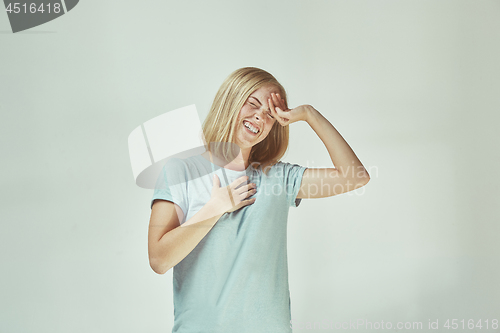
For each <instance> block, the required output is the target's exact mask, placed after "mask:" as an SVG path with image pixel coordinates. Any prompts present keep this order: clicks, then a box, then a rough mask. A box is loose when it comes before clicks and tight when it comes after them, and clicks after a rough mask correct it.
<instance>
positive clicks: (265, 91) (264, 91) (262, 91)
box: [250, 85, 280, 97]
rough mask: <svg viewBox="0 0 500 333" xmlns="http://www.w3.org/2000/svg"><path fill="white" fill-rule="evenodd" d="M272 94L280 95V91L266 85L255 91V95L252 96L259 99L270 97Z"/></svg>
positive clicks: (273, 86)
mask: <svg viewBox="0 0 500 333" xmlns="http://www.w3.org/2000/svg"><path fill="white" fill-rule="evenodd" d="M271 93H280V89H279V88H278V87H276V86H275V85H265V86H262V87H260V88H259V89H257V90H255V91H254V92H253V93H251V94H250V96H255V97H258V96H265V95H269V94H271Z"/></svg>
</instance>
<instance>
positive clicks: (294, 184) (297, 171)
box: [283, 163, 307, 207]
mask: <svg viewBox="0 0 500 333" xmlns="http://www.w3.org/2000/svg"><path fill="white" fill-rule="evenodd" d="M306 169H307V168H306V167H303V166H301V165H298V164H291V163H283V175H284V182H285V192H286V196H287V201H288V206H290V207H298V206H299V205H300V202H301V201H302V199H297V194H298V193H299V190H300V184H302V176H303V175H304V171H306Z"/></svg>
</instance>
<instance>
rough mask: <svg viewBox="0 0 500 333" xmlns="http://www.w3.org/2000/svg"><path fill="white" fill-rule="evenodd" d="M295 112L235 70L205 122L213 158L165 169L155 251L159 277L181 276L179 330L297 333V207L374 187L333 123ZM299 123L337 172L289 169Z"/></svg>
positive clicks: (265, 77)
mask: <svg viewBox="0 0 500 333" xmlns="http://www.w3.org/2000/svg"><path fill="white" fill-rule="evenodd" d="M287 105H288V104H287V97H286V92H285V89H284V88H283V87H282V85H281V84H280V83H279V82H278V81H277V80H276V79H275V78H274V77H273V76H272V75H271V74H270V73H268V72H266V71H264V70H261V69H258V68H254V67H246V68H241V69H238V70H236V71H234V72H233V73H232V74H231V75H229V77H228V78H227V79H226V80H225V81H224V83H223V84H222V86H221V87H220V89H219V91H218V92H217V95H216V96H215V99H214V102H213V104H212V107H211V109H210V112H209V114H208V116H207V118H206V120H205V122H204V124H203V132H204V135H205V140H206V142H207V143H208V144H207V147H206V148H207V151H206V152H205V153H203V154H201V155H198V156H193V157H190V158H187V159H170V160H169V161H168V162H167V163H166V165H165V167H164V168H163V172H162V175H161V177H159V178H158V183H157V188H156V189H155V192H154V195H153V198H152V200H151V207H152V211H151V219H150V226H149V235H148V250H149V261H150V265H151V267H152V269H153V270H154V271H155V272H156V273H158V274H164V273H165V272H167V271H168V270H169V269H170V268H172V267H173V268H174V272H173V283H174V315H175V321H174V327H173V330H172V332H178V333H188V332H224V333H227V332H238V333H244V332H252V333H255V332H261V333H262V332H272V333H279V332H291V331H292V328H291V322H290V321H291V308H290V293H289V287H288V266H287V253H286V230H287V218H288V209H289V207H297V206H298V205H299V203H300V201H301V199H304V198H322V197H328V196H333V195H336V194H341V193H344V192H348V191H352V190H354V189H356V188H358V187H361V186H364V185H365V184H366V183H367V182H368V181H369V179H370V177H369V175H368V172H367V171H366V169H365V168H364V167H363V165H362V164H361V162H360V161H359V159H358V158H357V157H356V155H355V154H354V152H353V151H352V149H351V148H350V147H349V145H348V144H347V142H346V141H345V140H344V139H343V138H342V136H341V135H340V134H339V133H338V132H337V130H336V129H335V128H334V127H333V126H332V125H331V124H330V123H329V122H328V120H327V119H326V118H324V117H323V116H322V115H321V114H320V113H319V112H318V111H317V110H316V109H315V108H313V107H312V106H310V105H301V106H298V107H295V108H293V109H289V108H288V107H287ZM298 121H305V122H307V123H308V124H309V125H310V127H311V128H312V129H313V130H314V131H315V132H316V134H317V135H318V136H319V138H320V139H321V140H322V141H323V143H324V144H325V146H326V148H327V150H328V153H329V154H330V157H331V160H332V162H333V164H334V165H335V168H305V167H303V166H300V165H297V164H290V163H284V162H281V161H280V159H281V158H282V157H283V155H284V153H285V151H286V149H287V147H288V131H289V127H288V126H289V125H290V124H292V123H294V122H298ZM180 139H182V138H180ZM304 227H307V226H306V225H304Z"/></svg>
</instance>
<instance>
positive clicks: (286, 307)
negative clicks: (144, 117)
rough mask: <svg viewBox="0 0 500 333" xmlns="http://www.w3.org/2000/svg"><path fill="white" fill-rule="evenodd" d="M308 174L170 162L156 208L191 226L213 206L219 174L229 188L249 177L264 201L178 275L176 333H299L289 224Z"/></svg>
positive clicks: (205, 245)
mask: <svg viewBox="0 0 500 333" xmlns="http://www.w3.org/2000/svg"><path fill="white" fill-rule="evenodd" d="M305 170H306V168H305V167H303V166H299V165H296V164H290V163H283V162H278V163H277V164H275V165H273V166H272V167H271V168H270V170H269V171H268V173H267V175H266V174H265V173H264V172H263V171H262V170H256V169H254V168H252V167H251V166H249V167H248V168H247V169H246V170H245V171H234V170H229V169H222V168H220V167H218V166H216V165H214V164H212V163H211V162H210V161H208V160H207V159H205V158H204V157H203V156H194V157H190V158H187V159H184V160H182V159H170V160H169V161H168V162H167V163H166V164H165V167H164V168H163V170H162V174H161V175H160V177H159V178H158V182H157V186H156V189H155V191H154V195H153V198H152V200H151V206H152V205H153V202H154V200H155V199H163V200H168V201H172V202H174V203H176V204H177V205H178V206H179V207H180V208H181V209H182V211H183V212H184V216H185V218H184V219H183V220H182V221H181V223H184V222H185V221H187V220H188V219H189V218H190V217H191V216H193V215H194V214H195V213H196V212H198V210H200V209H201V208H202V207H203V206H204V205H205V203H206V202H207V201H208V200H209V199H210V195H211V190H212V186H213V185H212V184H213V174H214V172H215V173H216V174H217V175H218V176H219V179H220V181H221V187H222V186H227V185H228V184H229V183H231V182H232V181H234V180H235V179H237V178H239V177H241V176H243V175H245V174H246V175H247V176H249V182H252V183H255V184H256V185H257V193H256V194H255V195H254V196H255V197H256V200H255V202H254V203H253V204H251V205H249V206H245V207H243V208H241V209H239V210H237V211H235V212H231V213H226V214H224V215H223V216H222V217H221V218H220V219H219V220H218V221H217V223H216V224H215V225H214V226H213V228H212V229H211V230H210V231H209V232H208V234H207V235H206V236H205V237H204V238H203V239H202V240H201V242H200V243H199V244H198V245H197V246H196V247H195V248H194V250H193V251H192V252H190V253H189V254H188V255H187V256H186V257H185V258H184V259H183V260H182V261H181V262H179V263H178V264H177V265H176V266H175V267H174V273H173V283H174V316H175V321H174V327H173V330H172V332H173V333H194V332H196V333H198V332H211V333H219V332H220V333H228V332H230V333H233V332H234V333H236V332H238V333H246V332H249V333H256V332H258V333H266V332H269V333H281V332H286V333H290V332H292V329H291V328H290V320H291V309H290V292H289V286H288V264H287V243H286V236H287V235H286V231H287V218H288V210H289V207H297V206H298V205H299V204H300V201H301V199H297V198H296V197H297V193H298V191H299V188H300V184H301V181H302V175H303V173H304V171H305Z"/></svg>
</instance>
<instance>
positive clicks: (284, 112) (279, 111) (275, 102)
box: [268, 93, 313, 126]
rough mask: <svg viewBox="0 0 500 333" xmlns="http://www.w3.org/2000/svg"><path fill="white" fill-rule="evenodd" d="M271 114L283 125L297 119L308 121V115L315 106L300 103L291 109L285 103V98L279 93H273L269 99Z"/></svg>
mask: <svg viewBox="0 0 500 333" xmlns="http://www.w3.org/2000/svg"><path fill="white" fill-rule="evenodd" d="M268 103H269V109H270V110H271V115H272V116H273V117H274V119H276V121H278V122H279V123H280V124H281V125H282V126H286V125H290V124H291V123H294V122H296V121H300V120H304V121H307V116H308V114H309V112H310V111H311V109H313V107H312V106H311V105H300V106H297V107H296V108H293V109H289V108H288V107H287V105H286V104H285V100H284V99H283V98H281V97H280V95H279V94H275V93H271V98H269V99H268Z"/></svg>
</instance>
